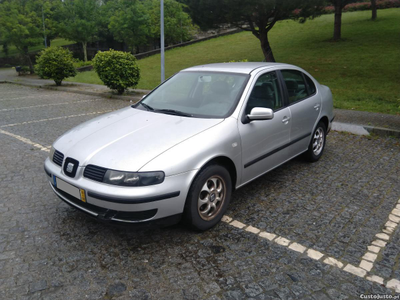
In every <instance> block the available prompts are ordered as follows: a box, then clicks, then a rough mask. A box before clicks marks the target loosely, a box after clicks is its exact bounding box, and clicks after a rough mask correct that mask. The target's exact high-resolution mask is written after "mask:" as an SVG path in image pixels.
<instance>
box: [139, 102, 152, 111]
mask: <svg viewBox="0 0 400 300" xmlns="http://www.w3.org/2000/svg"><path fill="white" fill-rule="evenodd" d="M139 104H141V105H142V106H143V107H144V108H145V109H147V110H150V111H154V108H152V107H151V106H150V105H147V104H146V103H143V102H140V103H139Z"/></svg>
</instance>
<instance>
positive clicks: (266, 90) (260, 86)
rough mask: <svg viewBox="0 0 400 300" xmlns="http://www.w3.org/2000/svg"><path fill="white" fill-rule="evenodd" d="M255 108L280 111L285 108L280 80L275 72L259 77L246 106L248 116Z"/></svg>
mask: <svg viewBox="0 0 400 300" xmlns="http://www.w3.org/2000/svg"><path fill="white" fill-rule="evenodd" d="M254 107H265V108H271V109H272V110H278V109H280V108H282V107H283V101H282V95H281V90H280V88H279V80H278V77H277V76H276V73H275V72H269V73H266V74H263V75H261V76H260V77H258V79H257V81H256V83H255V85H254V87H253V90H252V92H251V94H250V98H249V100H248V101H247V105H246V110H245V112H246V114H250V112H251V110H252V109H253V108H254Z"/></svg>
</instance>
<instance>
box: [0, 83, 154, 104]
mask: <svg viewBox="0 0 400 300" xmlns="http://www.w3.org/2000/svg"><path fill="white" fill-rule="evenodd" d="M0 83H9V84H16V85H23V86H29V87H35V88H41V89H47V90H52V91H61V92H68V93H75V94H82V95H88V96H97V97H103V98H107V99H118V100H125V101H131V102H137V101H139V100H140V99H142V96H143V95H144V94H146V92H150V91H147V90H138V91H137V95H116V94H112V93H111V92H109V93H101V92H91V91H83V90H78V89H74V88H69V87H63V86H60V87H56V86H50V85H36V84H30V83H28V82H14V81H7V80H2V81H0Z"/></svg>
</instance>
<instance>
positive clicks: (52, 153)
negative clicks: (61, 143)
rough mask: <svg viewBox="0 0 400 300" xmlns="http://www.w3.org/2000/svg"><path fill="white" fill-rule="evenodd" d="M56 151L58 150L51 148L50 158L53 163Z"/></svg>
mask: <svg viewBox="0 0 400 300" xmlns="http://www.w3.org/2000/svg"><path fill="white" fill-rule="evenodd" d="M55 151H56V149H54V147H53V146H51V148H50V153H49V158H50V160H51V161H53V156H54V152H55Z"/></svg>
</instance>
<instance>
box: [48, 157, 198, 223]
mask: <svg viewBox="0 0 400 300" xmlns="http://www.w3.org/2000/svg"><path fill="white" fill-rule="evenodd" d="M44 169H45V172H46V174H47V176H48V180H49V184H50V186H51V188H52V189H53V191H54V193H55V194H56V195H57V196H58V197H59V198H60V199H61V200H63V201H64V202H66V203H67V204H69V205H71V206H73V207H75V208H77V209H79V210H81V211H83V212H85V213H87V214H89V215H91V216H93V217H96V218H98V219H100V220H102V221H112V222H123V223H143V222H149V221H154V220H162V219H165V218H170V217H172V218H175V219H178V216H180V215H181V214H182V213H183V209H184V205H185V201H186V195H187V193H188V189H189V187H190V184H191V182H192V180H193V178H194V176H195V174H196V171H189V172H185V173H181V174H178V175H174V176H167V177H165V180H164V182H163V183H161V184H158V185H153V186H145V187H120V186H112V185H108V184H104V183H100V182H97V181H93V180H90V179H87V178H85V177H83V169H84V168H83V167H79V168H78V171H77V173H76V176H75V178H70V177H68V176H66V175H65V174H64V172H63V171H62V168H61V167H59V166H57V165H56V164H54V163H53V162H52V161H50V160H49V159H48V158H47V159H46V161H45V164H44ZM53 176H56V177H57V178H59V179H61V180H63V181H65V182H67V183H69V184H71V185H73V186H74V187H76V188H79V189H83V190H84V193H85V198H86V202H83V201H81V200H80V199H78V198H76V197H74V196H72V195H70V194H68V193H66V192H65V191H63V190H60V189H59V188H57V187H56V186H55V185H54V181H53Z"/></svg>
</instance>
